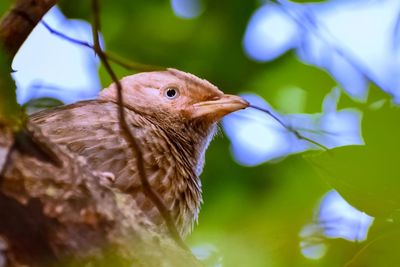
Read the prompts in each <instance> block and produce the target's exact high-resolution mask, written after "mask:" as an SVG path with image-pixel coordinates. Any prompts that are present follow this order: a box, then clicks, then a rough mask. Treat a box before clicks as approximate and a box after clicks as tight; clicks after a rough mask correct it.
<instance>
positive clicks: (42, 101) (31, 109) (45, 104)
mask: <svg viewBox="0 0 400 267" xmlns="http://www.w3.org/2000/svg"><path fill="white" fill-rule="evenodd" d="M63 104H64V103H63V102H61V101H60V100H58V99H54V98H49V97H42V98H34V99H31V100H29V101H28V102H26V103H25V104H24V105H23V108H24V109H25V111H26V113H27V114H33V113H36V112H39V111H41V110H44V109H48V108H53V107H57V106H61V105H63Z"/></svg>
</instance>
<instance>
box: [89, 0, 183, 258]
mask: <svg viewBox="0 0 400 267" xmlns="http://www.w3.org/2000/svg"><path fill="white" fill-rule="evenodd" d="M99 10H100V7H99V1H98V0H92V12H93V23H92V33H93V40H94V47H95V51H96V53H97V54H98V56H99V58H100V60H101V62H102V63H103V65H104V67H105V69H106V70H107V72H108V74H109V75H110V76H111V78H112V80H113V81H114V83H115V85H116V87H117V94H118V115H119V121H120V125H121V128H122V129H123V131H124V132H125V134H126V136H127V138H128V141H129V144H130V146H131V148H132V150H133V151H134V153H135V154H136V158H137V168H138V172H139V177H140V181H141V183H142V187H143V191H144V193H145V195H146V196H147V197H149V199H150V200H151V201H152V202H153V204H154V205H155V206H156V207H157V209H158V211H159V212H160V214H161V216H162V217H163V218H164V220H165V223H166V225H167V228H168V230H169V232H170V234H171V236H172V238H173V239H174V240H175V241H176V242H177V244H178V245H179V246H181V247H182V248H183V249H185V250H187V251H190V250H189V249H188V247H187V246H186V244H185V242H183V240H182V238H181V236H180V234H179V232H178V230H177V228H176V225H175V222H174V220H173V218H172V216H171V214H170V213H169V210H168V208H167V207H166V206H165V204H164V202H163V200H162V199H161V197H160V196H159V195H158V194H157V192H156V191H155V190H154V189H153V188H152V187H151V185H150V183H149V181H148V180H147V176H146V171H145V168H144V160H143V153H142V150H141V149H140V146H139V144H138V142H137V141H136V139H135V138H134V135H133V133H132V131H131V128H129V126H128V123H127V122H126V117H125V108H124V100H123V93H122V85H121V83H120V82H119V80H118V78H117V76H116V74H115V72H114V71H113V69H112V68H111V66H110V64H109V62H108V58H107V55H106V54H105V53H104V52H103V50H102V49H101V47H100V41H99V32H100V16H99Z"/></svg>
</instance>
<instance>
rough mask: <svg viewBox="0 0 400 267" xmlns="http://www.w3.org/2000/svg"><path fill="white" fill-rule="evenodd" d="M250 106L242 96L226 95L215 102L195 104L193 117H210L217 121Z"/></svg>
mask: <svg viewBox="0 0 400 267" xmlns="http://www.w3.org/2000/svg"><path fill="white" fill-rule="evenodd" d="M248 106H249V103H248V102H247V101H246V100H244V99H243V98H241V97H240V96H236V95H227V94H225V95H222V96H221V97H218V98H215V99H213V100H209V101H203V102H199V103H196V104H194V105H193V108H194V110H193V113H192V117H193V118H200V117H203V118H204V117H208V118H210V119H212V120H215V121H217V120H219V119H221V118H222V117H223V116H225V115H227V114H229V113H231V112H234V111H237V110H240V109H244V108H247V107H248Z"/></svg>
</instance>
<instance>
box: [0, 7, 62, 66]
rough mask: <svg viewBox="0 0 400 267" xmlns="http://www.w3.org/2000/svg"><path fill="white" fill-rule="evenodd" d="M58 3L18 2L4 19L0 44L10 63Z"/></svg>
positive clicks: (0, 27) (0, 22) (0, 28)
mask: <svg viewBox="0 0 400 267" xmlns="http://www.w3.org/2000/svg"><path fill="white" fill-rule="evenodd" d="M57 2H58V0H17V1H16V2H15V4H14V5H13V6H12V7H11V8H10V9H9V11H8V12H7V13H6V14H5V15H4V16H3V17H2V19H1V21H0V42H1V43H2V45H3V46H4V49H5V50H6V51H7V53H8V55H9V59H10V61H11V59H12V58H13V57H14V56H15V54H16V53H17V51H18V49H19V48H20V47H21V45H22V44H23V43H24V41H25V40H26V38H27V37H28V35H29V34H30V33H31V32H32V30H33V28H34V27H35V26H36V24H37V23H38V22H39V21H40V20H41V19H42V17H43V16H44V14H46V12H47V11H48V10H49V9H50V8H51V7H53V6H54V5H55V4H56V3H57Z"/></svg>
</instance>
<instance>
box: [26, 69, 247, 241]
mask: <svg viewBox="0 0 400 267" xmlns="http://www.w3.org/2000/svg"><path fill="white" fill-rule="evenodd" d="M120 85H121V86H122V95H123V109H124V111H125V120H126V122H127V124H128V127H129V129H130V132H131V133H132V135H133V137H134V138H135V140H136V141H137V143H138V146H139V147H140V150H141V152H142V155H143V162H144V163H143V164H144V169H145V173H146V178H147V180H148V181H149V184H150V186H151V187H152V189H153V190H154V191H155V192H157V194H158V195H159V197H160V198H161V200H162V201H163V203H164V205H165V206H166V207H167V209H168V210H169V211H170V214H171V217H172V218H173V220H174V222H175V224H176V228H177V230H178V231H179V233H180V234H181V236H182V237H185V236H186V235H187V234H188V233H190V232H191V231H192V228H193V225H194V223H195V222H197V218H198V214H199V209H200V206H201V204H202V189H201V180H200V174H201V173H202V170H203V166H204V162H205V152H206V149H207V147H208V145H209V143H210V141H211V139H212V138H213V136H214V135H215V133H216V129H217V123H218V121H219V120H220V119H221V118H222V117H224V116H225V115H227V114H229V113H231V112H234V111H237V110H240V109H244V108H246V107H248V106H249V103H248V102H247V101H246V100H244V99H243V98H242V97H240V96H236V95H230V94H224V93H223V92H222V91H221V90H219V89H218V88H217V87H216V86H215V85H213V84H211V83H210V82H208V81H207V80H205V79H201V78H198V77H197V76H195V75H193V74H190V73H187V72H183V71H180V70H177V69H172V68H169V69H166V70H162V71H151V72H141V73H137V74H134V75H130V76H127V77H124V78H122V79H121V80H120ZM118 108H119V106H118V88H117V84H115V83H113V84H111V85H110V86H109V87H107V88H105V89H103V90H102V91H101V92H100V93H99V95H98V97H97V98H96V99H93V100H84V101H79V102H76V103H73V104H69V105H65V106H61V107H57V108H54V109H48V110H44V111H40V112H38V113H35V114H33V115H31V116H30V118H29V121H28V123H29V124H33V125H35V127H38V128H40V130H41V131H42V132H43V134H44V135H46V136H47V138H48V139H49V140H50V141H51V142H53V143H55V144H56V145H58V146H61V147H63V148H65V149H67V150H68V151H70V152H71V153H73V154H74V155H76V156H77V157H78V156H79V157H83V158H84V159H85V160H86V162H87V166H88V168H90V169H91V170H92V171H96V172H101V173H103V174H108V177H110V183H111V186H112V187H114V188H116V189H118V190H120V191H121V192H125V193H127V194H129V195H130V196H131V197H132V198H133V199H134V200H135V202H136V203H137V206H138V207H139V208H140V209H141V210H142V211H143V213H144V214H145V216H147V217H148V218H149V219H150V221H152V222H153V223H154V224H155V225H163V224H164V221H163V217H162V216H161V214H160V212H159V210H158V209H157V207H156V206H155V205H154V203H153V202H152V201H151V199H149V198H148V197H147V196H146V194H145V193H144V192H143V188H142V184H141V180H140V177H139V173H138V168H137V162H138V159H137V154H136V153H135V151H134V150H133V149H132V147H131V146H130V145H129V142H130V141H129V138H128V136H127V133H126V132H125V131H124V130H123V128H122V127H121V123H120V118H119V115H118V114H119V113H118Z"/></svg>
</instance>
